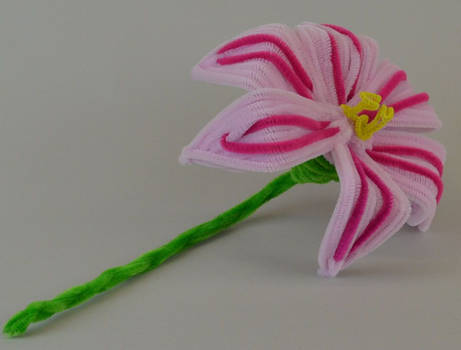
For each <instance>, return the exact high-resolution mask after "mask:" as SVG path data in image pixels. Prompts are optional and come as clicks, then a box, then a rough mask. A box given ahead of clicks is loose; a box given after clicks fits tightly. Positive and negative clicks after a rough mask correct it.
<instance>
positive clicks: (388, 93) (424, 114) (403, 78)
mask: <svg viewBox="0 0 461 350" xmlns="http://www.w3.org/2000/svg"><path fill="white" fill-rule="evenodd" d="M362 90H364V91H369V92H374V93H377V94H379V95H381V96H382V97H383V100H382V102H383V103H385V104H386V105H388V106H389V107H393V108H394V111H395V115H394V118H393V119H392V120H391V121H390V122H389V123H388V124H387V126H386V129H399V130H410V131H413V132H414V131H431V130H434V129H438V128H440V126H441V122H440V120H439V118H438V117H437V114H436V113H435V111H434V109H433V108H432V106H430V105H429V104H428V101H429V95H428V94H427V93H415V91H414V90H413V88H412V87H411V85H410V84H409V83H408V81H407V75H406V73H405V72H404V71H403V70H401V69H400V68H399V67H398V66H396V65H394V64H392V63H390V62H388V61H383V62H381V64H380V65H379V67H378V69H377V71H376V74H375V76H374V77H373V78H371V79H369V80H368V82H367V83H365V84H364V85H363V87H362ZM357 101H358V97H355V98H354V99H353V100H352V101H350V102H349V104H351V105H353V104H355V103H357ZM366 114H368V115H369V116H371V117H374V116H375V115H376V112H370V111H367V112H366Z"/></svg>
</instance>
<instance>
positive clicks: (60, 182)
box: [0, 0, 461, 350]
mask: <svg viewBox="0 0 461 350" xmlns="http://www.w3.org/2000/svg"><path fill="white" fill-rule="evenodd" d="M460 12H461V3H460V2H459V0H451V1H450V0H440V1H426V0H424V1H422V0H417V1H416V0H415V1H402V0H388V1H353V0H349V1H324V0H321V1H296V2H292V3H290V2H287V1H272V0H260V1H248V0H234V1H229V2H224V1H216V0H194V1H175V0H172V1H166V0H165V1H158V0H154V1H152V0H144V1H141V0H132V1H121V0H96V1H95V0H91V1H90V0H80V1H51V0H33V1H32V0H29V1H17V0H2V1H1V2H0V48H1V55H0V111H1V116H0V162H1V163H0V164H1V165H2V166H1V171H0V223H1V230H0V242H1V243H0V278H1V282H0V283H1V287H0V320H1V321H2V322H4V321H6V320H7V319H8V318H9V317H10V316H11V315H12V314H13V313H14V312H16V311H18V310H19V309H21V308H23V307H24V306H26V304H27V303H28V302H30V301H33V300H36V299H43V298H49V297H52V296H54V295H55V294H57V293H58V292H60V291H62V290H63V289H66V288H68V287H70V286H73V285H75V284H79V283H82V282H85V281H87V280H88V279H90V278H92V277H94V276H95V275H96V274H98V273H99V272H100V271H102V270H104V269H106V268H109V267H111V266H114V265H119V264H124V263H126V262H128V261H129V260H131V259H132V258H134V257H136V256H137V255H139V254H141V253H142V252H144V251H146V250H148V249H151V248H154V247H156V246H158V245H160V244H161V243H163V242H166V241H167V240H169V239H171V238H172V237H174V236H175V235H176V234H177V233H180V232H182V231H183V230H184V229H186V228H188V227H190V226H192V225H195V224H198V223H200V222H202V221H204V220H206V219H209V218H212V217H213V216H215V215H216V214H218V213H220V212H221V211H223V210H225V209H227V208H229V207H231V206H232V205H234V204H236V203H238V202H239V201H241V200H243V199H244V198H245V197H246V196H247V195H249V194H250V193H253V192H255V191H257V190H258V189H259V188H261V187H262V186H263V185H264V184H265V183H266V182H267V181H269V180H270V179H271V178H272V177H273V175H267V174H266V175H260V174H233V173H227V172H224V171H220V170H216V169H209V168H201V167H198V166H190V167H183V166H180V165H179V164H178V163H177V157H178V155H179V153H180V150H181V148H182V147H183V146H184V145H186V144H187V143H188V142H190V140H191V139H192V138H193V137H194V136H195V134H196V132H198V131H199V130H200V128H201V127H202V126H203V125H204V124H205V123H206V122H207V121H208V120H209V119H211V118H212V117H213V116H214V115H215V114H216V113H217V112H218V111H219V110H221V109H222V108H223V107H225V106H226V105H227V104H228V103H230V102H231V101H232V100H233V99H235V98H236V97H237V96H239V95H241V94H242V93H243V92H242V91H240V90H237V89H232V88H227V87H216V86H213V85H211V84H206V83H201V82H194V81H191V80H190V79H189V71H190V68H191V67H192V66H193V65H194V64H195V63H196V62H197V61H198V60H199V59H200V58H201V57H202V56H203V55H204V54H205V53H207V52H208V51H209V50H211V49H212V48H214V47H215V46H216V45H217V44H218V43H220V42H221V41H223V40H226V39H228V38H231V37H233V36H235V35H236V34H238V33H240V32H242V31H244V30H246V29H248V28H251V27H254V26H257V25H260V24H264V23H273V22H280V23H287V24H291V25H295V24H297V23H299V22H302V21H304V20H310V21H314V22H321V23H323V22H329V23H336V24H340V25H344V26H346V27H349V28H351V29H352V30H354V31H356V32H359V33H366V34H368V35H370V36H372V37H374V38H376V39H377V40H378V41H379V42H380V45H381V51H382V53H383V56H385V57H389V58H392V60H393V61H395V62H396V63H398V64H399V65H400V66H401V67H403V68H404V69H405V70H406V71H407V72H408V76H409V78H410V80H411V82H412V83H413V85H414V86H415V88H416V89H417V90H419V91H428V92H429V93H430V95H431V98H432V102H433V104H434V105H435V107H436V109H437V111H438V112H439V115H440V118H441V119H442V120H443V122H444V128H443V129H442V130H441V131H439V132H437V133H435V134H434V135H433V136H434V137H435V138H437V139H443V140H444V143H445V144H446V145H447V148H448V150H449V156H448V165H447V171H446V175H445V181H446V188H447V190H446V195H445V197H444V198H443V200H442V202H441V205H440V208H439V211H438V214H437V217H436V219H435V221H434V223H433V226H432V228H431V230H430V231H429V232H427V233H424V234H421V233H418V232H416V231H414V230H412V229H410V228H404V229H403V230H402V232H400V233H399V234H397V235H396V236H394V237H393V238H392V239H391V240H390V241H388V242H387V243H386V244H384V245H383V246H382V247H380V248H379V249H378V250H377V251H375V252H374V253H373V254H372V255H370V256H368V257H366V258H364V259H362V260H360V261H359V262H357V263H356V264H355V265H353V266H352V267H351V268H350V269H349V270H347V271H345V272H344V273H342V274H341V275H340V276H339V277H338V278H336V279H323V278H320V277H317V275H316V268H317V263H316V259H317V250H318V247H319V244H320V240H321V237H322V235H323V232H324V230H325V227H326V225H327V222H328V220H329V217H330V215H331V212H332V210H333V208H334V205H335V202H336V198H337V195H338V190H339V189H338V185H337V184H332V185H327V186H318V185H317V186H316V185H305V186H298V187H297V188H295V189H294V190H292V191H291V192H289V193H287V194H286V195H284V196H282V197H281V198H279V199H277V200H274V201H273V202H272V203H270V204H269V205H267V206H266V207H264V208H263V209H262V210H261V211H260V212H259V213H258V214H257V215H255V216H254V217H253V218H251V219H250V220H248V221H247V222H245V223H242V224H240V225H238V226H237V227H236V228H235V229H232V230H229V231H227V233H226V234H224V235H223V236H221V237H219V238H217V239H214V240H212V241H210V242H208V243H206V244H203V245H202V246H200V247H197V248H196V249H194V250H192V251H190V252H188V253H186V254H184V255H182V256H180V257H178V258H177V259H174V260H172V261H171V262H170V263H168V264H166V265H164V266H163V267H161V268H160V269H159V270H157V271H155V272H152V273H149V274H147V275H145V276H142V277H141V278H137V279H136V280H134V281H132V282H131V283H129V284H125V285H123V286H122V287H120V288H117V289H116V290H114V291H112V292H110V293H107V294H106V295H104V296H102V297H98V298H96V299H95V300H93V301H91V302H89V303H87V304H85V305H83V306H82V307H79V308H78V309H76V310H73V311H70V312H67V313H65V314H62V315H60V316H58V317H55V318H53V319H52V320H51V321H48V322H44V323H41V324H38V325H36V326H33V327H32V328H31V331H30V332H29V333H28V335H27V336H25V337H22V338H20V339H14V340H12V339H6V338H0V348H1V349H47V350H53V349H60V350H61V349H66V350H73V349H111V350H118V349H130V350H132V349H162V350H169V349H175V350H181V349H188V350H193V349H201V350H205V349H213V350H214V349H220V350H225V349H233V350H235V349H239V350H240V349H252V350H257V349H264V350H269V349H290V350H291V349H309V350H311V349H342V350H347V349H354V350H357V349H367V350H368V349H374V350H379V349H405V350H411V349H415V350H416V349H418V350H421V349H428V350H429V349H430V350H433V349H457V348H459V344H460V343H461V293H460V290H461V254H460V248H461V229H460V225H459V224H458V223H457V219H458V217H459V208H460V206H461V201H460V198H461V197H460V195H461V182H460V179H461V166H460V164H461V162H460V160H461V159H460V156H459V152H458V150H459V149H460V146H461V144H460V140H459V135H460V132H461V122H460V120H461V104H460V103H461V98H460V97H461V69H460V63H461V24H460V23H461V22H460V21H459V14H460Z"/></svg>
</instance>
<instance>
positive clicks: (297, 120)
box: [245, 114, 330, 135]
mask: <svg viewBox="0 0 461 350" xmlns="http://www.w3.org/2000/svg"><path fill="white" fill-rule="evenodd" d="M284 125H290V126H298V127H300V128H303V129H307V130H320V129H324V128H326V127H327V126H328V125H330V122H328V121H317V120H315V119H312V118H309V117H304V116H301V115H296V114H280V115H272V116H270V117H267V118H264V119H260V120H258V121H257V122H256V123H254V124H253V125H252V126H251V127H250V128H249V129H248V130H247V131H246V132H245V135H248V134H252V133H254V132H256V131H259V130H261V129H265V128H269V127H274V126H284Z"/></svg>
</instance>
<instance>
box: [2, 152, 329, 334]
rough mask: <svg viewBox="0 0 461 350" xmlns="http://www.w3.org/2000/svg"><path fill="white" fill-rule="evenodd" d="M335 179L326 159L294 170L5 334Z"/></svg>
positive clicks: (46, 304) (39, 307)
mask: <svg viewBox="0 0 461 350" xmlns="http://www.w3.org/2000/svg"><path fill="white" fill-rule="evenodd" d="M331 180H337V175H336V171H335V169H334V167H333V166H332V165H331V164H329V163H328V162H327V161H326V160H325V159H323V158H316V159H313V160H311V161H308V162H306V163H304V164H301V165H299V166H297V167H294V168H293V169H292V170H291V171H289V172H287V173H284V174H282V175H280V176H279V177H277V178H275V179H274V180H273V181H271V182H270V183H269V184H267V185H266V186H265V187H264V188H263V189H262V190H260V191H259V192H257V193H256V194H254V195H252V196H251V197H249V198H248V199H246V200H245V201H243V202H242V203H240V204H238V205H237V206H235V207H233V208H231V209H229V210H227V211H225V212H224V213H222V214H220V215H218V216H217V217H215V218H214V219H212V220H210V221H208V222H205V223H203V224H200V225H198V226H195V227H193V228H191V229H189V230H187V231H185V232H183V233H182V234H180V235H179V236H177V237H176V238H174V239H173V240H171V241H170V242H168V243H167V244H165V245H163V246H161V247H159V248H157V249H154V250H151V251H149V252H147V253H145V254H143V255H141V256H139V257H138V258H136V259H135V260H133V261H131V262H130V263H128V264H126V265H122V266H117V267H113V268H110V269H108V270H106V271H104V272H102V273H101V274H100V275H99V276H98V277H96V278H95V279H93V280H91V281H89V282H87V283H84V284H81V285H79V286H76V287H73V288H70V289H68V290H66V291H64V292H63V293H61V294H59V295H57V296H56V297H55V298H53V299H50V300H43V301H35V302H32V303H30V304H29V305H28V306H27V307H26V308H25V309H24V310H22V311H20V312H18V313H17V314H16V315H14V316H13V317H12V318H11V319H10V320H9V321H8V322H7V323H6V325H5V327H4V328H3V333H5V334H6V335H8V336H12V337H13V336H18V335H21V334H23V333H24V332H25V331H26V330H27V328H28V327H29V325H30V324H31V323H33V322H39V321H43V320H46V319H48V318H50V317H51V316H53V315H54V314H56V313H58V312H62V311H65V310H68V309H70V308H73V307H75V306H77V305H79V304H81V303H83V302H84V301H86V300H88V299H90V298H92V297H94V296H95V295H97V294H99V293H103V292H105V291H107V290H109V289H111V288H113V287H115V286H116V285H118V284H120V283H122V282H124V281H126V280H128V279H130V278H132V277H134V276H137V275H140V274H143V273H145V272H148V271H151V270H153V269H155V268H156V267H158V266H160V265H161V264H162V263H163V262H165V261H166V260H168V259H169V258H171V257H173V256H174V255H177V254H179V253H181V252H183V251H184V250H186V249H188V248H190V247H192V246H194V245H196V244H198V243H200V242H202V241H204V240H206V239H208V238H211V237H213V236H215V235H216V234H218V233H219V232H221V231H223V230H224V229H226V228H228V227H230V226H232V225H234V224H235V223H237V222H239V221H242V220H243V219H245V218H247V217H248V216H250V215H251V214H252V213H254V212H255V211H256V210H257V209H258V208H259V207H261V206H262V205H263V204H264V203H266V202H268V201H269V200H271V199H272V198H274V197H277V196H279V195H280V194H282V193H284V192H285V191H287V190H289V189H290V188H291V187H293V186H294V185H295V184H297V183H306V182H316V183H325V182H328V181H331Z"/></svg>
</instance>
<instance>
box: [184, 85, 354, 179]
mask: <svg viewBox="0 0 461 350" xmlns="http://www.w3.org/2000/svg"><path fill="white" fill-rule="evenodd" d="M351 133H352V131H351V128H350V126H349V124H348V122H347V120H345V118H344V117H343V116H342V112H341V109H340V108H339V107H335V106H331V105H327V104H322V103H319V102H314V101H312V100H308V99H305V98H303V97H301V96H299V95H296V94H294V93H291V92H287V91H282V90H276V89H261V90H256V91H254V92H250V93H248V94H246V95H245V96H243V97H242V98H240V99H238V100H237V101H235V102H234V103H233V104H231V105H230V106H229V107H228V108H226V109H225V110H223V111H222V112H221V113H220V114H219V115H218V116H217V117H216V118H215V119H213V120H212V121H211V122H210V123H209V124H208V125H207V126H206V127H205V128H204V129H203V130H202V131H201V132H200V133H199V134H198V136H197V137H196V138H195V139H194V140H193V141H192V143H191V144H190V145H189V146H187V147H185V148H184V150H183V152H182V154H181V157H180V161H181V162H183V163H196V164H205V165H208V166H214V167H222V168H227V169H233V170H250V171H262V172H273V171H279V170H285V169H289V168H291V167H293V166H295V165H297V164H300V163H302V162H304V161H307V160H309V159H311V158H314V157H317V156H319V155H322V154H325V153H327V152H329V151H330V150H331V149H332V148H333V147H334V145H335V144H337V143H345V142H347V141H348V140H349V138H350V136H351Z"/></svg>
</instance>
